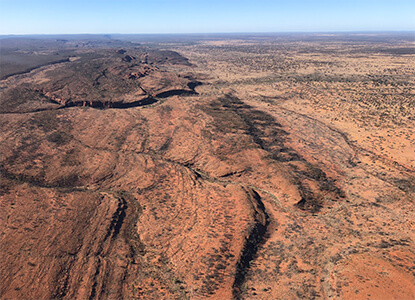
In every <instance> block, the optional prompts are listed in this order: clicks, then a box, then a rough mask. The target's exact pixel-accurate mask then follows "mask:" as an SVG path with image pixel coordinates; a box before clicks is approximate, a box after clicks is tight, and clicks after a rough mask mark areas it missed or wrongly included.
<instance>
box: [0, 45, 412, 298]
mask: <svg viewBox="0 0 415 300" xmlns="http://www.w3.org/2000/svg"><path fill="white" fill-rule="evenodd" d="M104 48H105V47H102V46H101V47H98V49H90V48H82V47H81V49H80V50H79V52H77V56H76V57H73V58H72V59H70V60H69V61H66V62H60V63H57V64H53V65H45V66H43V67H39V68H36V69H34V70H32V71H30V72H29V73H23V74H19V75H14V76H10V77H8V78H6V79H4V80H2V81H1V82H0V86H1V100H0V101H1V106H0V110H1V118H0V128H1V129H2V130H1V134H0V147H1V149H0V152H1V156H0V167H1V177H0V178H1V183H2V184H1V202H0V205H1V208H0V239H1V240H0V255H1V257H2V262H1V264H0V279H1V282H2V284H1V285H0V298H2V299H27V298H30V299H52V298H59V299H122V298H124V299H137V298H138V299H205V298H211V299H232V298H237V299H239V298H244V299H251V298H252V299H279V298H283V299H296V298H310V299H312V298H330V299H331V298H336V297H339V298H343V299H356V298H359V297H360V298H362V299H363V298H364V297H374V298H382V297H384V296H385V297H387V298H394V297H395V298H399V299H410V297H411V296H412V295H413V294H414V287H415V283H414V277H413V268H414V264H413V262H414V259H415V253H414V238H415V237H414V221H413V216H414V206H413V201H414V197H413V196H414V190H413V186H414V185H413V178H414V172H413V170H411V169H410V168H409V167H408V168H406V167H405V166H402V165H401V164H399V162H395V163H393V162H394V161H393V160H390V159H389V160H388V159H385V158H383V157H382V156H379V155H376V153H375V152H374V151H372V150H368V149H365V148H363V147H360V146H359V144H357V143H353V142H351V141H350V140H349V138H348V135H346V134H344V132H342V131H341V130H339V129H337V128H335V127H333V126H328V125H327V124H325V123H324V122H323V121H321V120H320V119H318V118H317V117H315V116H314V115H313V113H314V112H315V110H313V107H312V106H311V105H310V106H307V107H306V108H304V109H309V114H305V113H299V112H298V111H297V110H296V109H297V107H296V106H294V105H291V106H288V105H287V106H284V105H281V104H280V103H278V102H272V101H258V100H256V99H255V98H253V97H248V96H246V97H244V95H246V94H247V91H248V92H252V91H253V90H250V89H249V88H246V87H241V86H240V85H239V83H232V81H229V84H225V85H224V84H223V81H220V80H218V78H217V77H219V79H221V80H222V79H223V80H225V79H224V78H227V75H226V76H224V75H223V74H222V73H221V72H222V71H223V70H222V69H220V68H216V67H217V65H216V64H219V63H221V62H220V60H219V59H218V58H215V57H209V60H207V61H205V60H204V59H203V57H204V56H201V55H199V53H198V52H197V51H198V50H197V49H198V48H197V49H196V50H195V49H193V48H191V50H192V51H194V52H192V51H190V50H189V49H187V48H185V49H184V50H185V51H184V52H186V51H187V53H189V55H190V56H191V55H194V56H191V57H193V60H194V61H192V63H194V62H196V63H197V64H196V65H194V64H193V65H192V64H190V63H189V61H188V60H187V59H186V58H184V57H183V56H181V55H180V54H178V53H176V52H172V51H160V50H149V49H147V48H139V47H136V46H134V47H122V48H121V47H118V48H108V47H107V48H105V49H104ZM200 49H202V50H203V49H204V48H203V47H201V48H200ZM77 51H78V50H77ZM189 51H190V52H189ZM212 53H213V54H212V55H214V54H215V53H214V52H212ZM198 59H200V61H198ZM215 68H216V69H215ZM231 69H232V68H231ZM206 70H213V71H211V74H209V75H201V74H202V73H203V72H204V71H206ZM232 70H233V69H232ZM215 76H217V77H215ZM201 83H202V85H201ZM255 88H256V87H255ZM301 108H302V109H303V106H301ZM365 162H367V163H368V164H365V165H364V164H363V163H365ZM369 295H371V296H369ZM360 298H359V299H360Z"/></svg>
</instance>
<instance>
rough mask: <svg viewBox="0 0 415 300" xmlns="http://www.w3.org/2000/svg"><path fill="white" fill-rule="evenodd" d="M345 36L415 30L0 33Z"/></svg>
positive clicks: (8, 34) (16, 34)
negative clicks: (349, 34) (341, 34)
mask: <svg viewBox="0 0 415 300" xmlns="http://www.w3.org/2000/svg"><path fill="white" fill-rule="evenodd" d="M324 33H326V34H327V33H330V34H336V33H337V34H340V33H343V34H347V33H352V34H353V33H354V34H356V33H360V34H361V33H368V34H369V33H415V29H410V30H333V31H330V30H327V31H326V30H324V31H252V32H250V31H232V32H231V31H229V32H157V33H117V32H114V33H85V32H83V33H0V36H57V35H59V36H61V35H66V36H71V35H89V36H90V35H101V36H111V35H215V34H216V35H221V34H224V35H227V34H324Z"/></svg>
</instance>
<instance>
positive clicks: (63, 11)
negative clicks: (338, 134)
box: [0, 0, 415, 35]
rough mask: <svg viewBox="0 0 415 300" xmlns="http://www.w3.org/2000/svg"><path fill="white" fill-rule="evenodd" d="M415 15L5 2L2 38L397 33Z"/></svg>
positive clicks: (306, 5) (349, 6)
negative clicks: (5, 36) (108, 35)
mask: <svg viewBox="0 0 415 300" xmlns="http://www.w3.org/2000/svg"><path fill="white" fill-rule="evenodd" d="M414 13H415V2H414V1H407V0H397V1H389V0H378V1H373V0H361V1H357V0H351V1H328V0H318V1H307V0H294V1H289V2H288V1H270V0H258V1H255V2H253V1H248V0H241V1H235V0H228V1H218V0H213V1H190V0H182V1H166V0H156V1H132V0H120V1H105V0H104V1H98V0H90V1H80V0H74V1H52V0H41V1H29V0H20V1H19V0H17V1H16V0H14V1H11V0H1V1H0V17H1V18H0V35H35V34H39V35H42V34H45V35H54V34H55V35H56V34H59V35H61V34H62V35H63V34H222V33H332V32H339V33H340V32H387V31H388V32H389V31H393V32H396V31H414V30H415V21H414V18H413V16H414Z"/></svg>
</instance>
